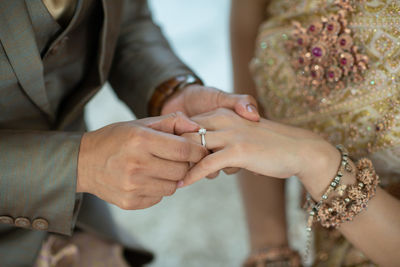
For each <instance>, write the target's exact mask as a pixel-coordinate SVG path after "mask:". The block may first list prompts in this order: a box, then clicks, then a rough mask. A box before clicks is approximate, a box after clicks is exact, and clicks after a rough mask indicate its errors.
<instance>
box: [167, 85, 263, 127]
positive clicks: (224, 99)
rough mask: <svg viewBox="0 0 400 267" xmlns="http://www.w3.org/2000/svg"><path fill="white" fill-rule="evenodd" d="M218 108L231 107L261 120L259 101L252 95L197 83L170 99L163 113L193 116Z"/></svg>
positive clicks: (247, 116) (244, 116)
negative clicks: (227, 91)
mask: <svg viewBox="0 0 400 267" xmlns="http://www.w3.org/2000/svg"><path fill="white" fill-rule="evenodd" d="M218 108H227V109H231V110H233V111H235V112H236V113H237V114H238V115H240V116H241V117H243V118H245V119H248V120H250V121H259V120H260V115H259V113H258V110H257V101H256V100H255V99H254V98H253V97H252V96H249V95H235V94H228V93H225V92H223V91H221V90H218V89H215V88H211V87H205V86H201V85H196V84H193V85H189V86H187V87H186V88H185V89H184V90H182V91H179V92H177V93H176V94H175V95H173V96H172V97H171V98H170V99H168V100H167V102H166V103H165V104H164V106H163V108H162V111H161V114H168V113H171V112H176V111H181V112H183V113H185V114H186V115H187V116H189V117H192V116H196V115H198V114H202V113H206V112H209V111H212V110H215V109H218Z"/></svg>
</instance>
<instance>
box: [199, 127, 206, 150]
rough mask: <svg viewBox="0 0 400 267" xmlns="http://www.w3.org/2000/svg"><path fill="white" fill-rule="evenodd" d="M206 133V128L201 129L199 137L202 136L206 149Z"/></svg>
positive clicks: (202, 143)
mask: <svg viewBox="0 0 400 267" xmlns="http://www.w3.org/2000/svg"><path fill="white" fill-rule="evenodd" d="M206 133H207V130H206V129H204V128H201V129H200V130H199V135H200V136H201V145H202V146H204V147H206Z"/></svg>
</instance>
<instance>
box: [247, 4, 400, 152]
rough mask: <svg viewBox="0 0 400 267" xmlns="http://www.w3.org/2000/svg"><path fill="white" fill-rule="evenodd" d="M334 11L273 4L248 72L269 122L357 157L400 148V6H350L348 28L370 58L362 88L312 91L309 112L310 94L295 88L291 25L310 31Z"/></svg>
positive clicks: (359, 85) (316, 6)
mask: <svg viewBox="0 0 400 267" xmlns="http://www.w3.org/2000/svg"><path fill="white" fill-rule="evenodd" d="M334 3H335V1H318V0H315V1H305V0H295V1H292V0H290V1H289V0H286V1H285V0H283V1H280V0H279V1H278V0H277V1H271V4H270V7H269V12H270V13H271V14H275V13H276V14H277V15H275V16H274V15H272V17H271V18H270V19H269V20H268V21H266V22H265V23H264V24H263V25H262V26H261V28H260V33H259V36H258V40H257V48H256V51H255V57H254V59H253V60H252V62H251V66H250V67H251V70H252V73H253V75H254V79H255V82H256V85H257V88H258V93H259V97H260V101H261V103H262V104H263V105H264V108H265V110H266V112H267V115H268V116H269V117H270V118H271V119H274V120H277V121H281V122H285V123H288V124H292V125H297V126H300V127H304V128H308V129H311V130H313V131H315V132H318V133H320V134H321V135H323V136H324V137H325V138H326V139H327V140H329V141H330V142H332V143H333V144H339V143H341V144H344V145H345V146H346V147H347V148H348V149H349V151H350V153H351V154H352V155H355V156H356V157H361V156H365V155H368V154H370V153H373V152H376V151H379V150H382V149H384V148H391V147H394V146H396V145H399V144H400V106H399V103H400V1H394V0H392V1H390V0H379V1H377V0H375V1H367V0H364V1H363V0H354V1H351V4H352V6H353V7H354V11H353V12H351V14H349V16H348V18H347V21H348V28H350V29H351V31H352V38H353V42H354V43H355V44H357V46H358V48H359V50H360V52H362V53H363V54H365V55H366V56H368V58H369V62H368V69H367V70H366V71H365V72H364V73H363V74H362V76H363V80H362V81H359V82H353V81H348V82H346V83H345V86H344V88H341V89H337V90H331V91H330V93H329V94H322V91H321V92H319V91H318V90H315V92H314V97H315V99H316V101H315V102H314V103H312V104H310V103H309V101H307V98H306V97H307V96H308V93H307V92H309V91H310V88H309V87H307V86H299V85H300V84H301V83H300V82H299V80H298V77H297V73H296V70H295V69H294V68H293V65H292V64H291V62H292V61H293V55H292V54H291V53H290V51H288V50H287V48H286V46H285V43H286V42H287V41H288V40H289V39H290V38H291V35H292V33H293V26H292V22H293V21H298V22H299V23H301V25H304V26H305V27H307V26H308V25H310V24H312V23H314V22H315V21H319V20H321V17H329V16H330V15H332V14H337V13H338V9H337V7H336V6H335V4H334ZM285 8H286V10H287V12H284V11H285ZM398 156H399V157H400V155H398Z"/></svg>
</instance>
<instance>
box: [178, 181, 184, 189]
mask: <svg viewBox="0 0 400 267" xmlns="http://www.w3.org/2000/svg"><path fill="white" fill-rule="evenodd" d="M184 184H185V183H184V182H183V181H182V180H180V181H179V182H178V184H177V186H178V188H182V187H183V185H184Z"/></svg>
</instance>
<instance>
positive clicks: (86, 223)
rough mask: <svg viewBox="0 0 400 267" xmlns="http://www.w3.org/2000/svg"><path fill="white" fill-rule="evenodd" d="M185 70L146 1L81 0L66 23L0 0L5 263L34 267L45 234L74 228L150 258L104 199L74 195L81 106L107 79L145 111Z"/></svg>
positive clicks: (1, 248) (134, 256)
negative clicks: (118, 227)
mask: <svg viewBox="0 0 400 267" xmlns="http://www.w3.org/2000/svg"><path fill="white" fill-rule="evenodd" d="M185 74H193V73H192V71H191V70H190V69H188V68H187V67H186V66H185V65H184V64H183V63H182V62H181V61H180V60H179V59H178V58H177V57H176V56H175V54H174V53H173V52H172V51H171V48H170V46H169V45H168V42H167V41H166V40H165V38H164V37H163V35H162V33H161V31H160V29H159V27H158V26H156V25H155V24H154V23H153V21H152V18H151V13H150V11H149V8H148V4H147V1H145V0H79V1H77V6H76V9H75V13H74V15H73V17H72V19H71V21H70V22H69V24H68V25H67V26H66V27H62V26H60V25H59V24H58V23H57V21H56V20H54V18H52V16H51V15H50V13H49V12H48V11H47V9H46V7H45V6H44V4H43V3H42V1H41V0H0V217H1V218H2V219H0V266H13V267H14V266H31V265H32V264H33V263H34V261H35V258H36V257H37V254H38V252H39V250H40V247H41V244H42V242H43V241H44V240H45V239H46V236H47V234H48V233H49V232H52V233H57V234H62V235H72V234H73V231H74V228H75V227H76V225H77V226H79V227H80V228H82V229H84V230H86V231H92V232H94V233H96V234H98V235H100V236H102V237H104V238H108V239H111V240H115V241H117V242H120V243H121V244H123V245H124V246H125V247H126V248H127V251H128V254H129V253H131V254H129V255H128V254H127V255H128V258H129V259H130V262H132V263H135V262H136V264H142V263H145V262H147V261H149V260H151V258H152V255H151V253H149V252H148V251H146V250H145V249H143V248H142V247H140V245H138V244H137V243H136V242H135V240H133V239H129V238H126V236H124V237H121V236H119V235H118V233H117V232H116V231H115V229H114V224H113V222H112V218H111V216H110V214H109V212H108V210H107V205H106V204H105V203H104V202H103V201H101V200H99V199H98V198H96V197H94V196H91V195H82V194H77V193H75V190H76V175H77V158H78V152H79V145H80V140H81V137H82V134H83V133H84V131H85V124H84V121H83V108H84V106H85V105H86V103H87V102H88V101H89V100H90V99H91V98H92V97H93V96H94V95H95V94H96V93H97V92H98V90H99V89H100V88H101V87H102V85H103V84H104V83H105V82H107V81H109V82H110V83H111V85H112V88H113V89H114V90H115V92H116V93H117V95H118V97H119V98H120V99H121V100H123V101H124V102H125V103H126V104H127V105H128V106H129V107H130V108H131V109H132V111H133V112H134V113H135V115H136V116H137V117H138V118H141V117H145V116H146V115H147V103H148V100H149V99H150V97H151V95H152V94H153V92H154V89H155V88H156V87H157V86H158V85H160V84H161V83H162V82H164V81H167V80H169V79H171V78H172V77H175V76H178V75H185ZM78 215H79V216H78ZM4 218H6V219H4ZM21 218H22V219H23V220H24V221H26V222H28V225H26V224H25V225H23V226H24V227H18V226H21V225H20V224H18V223H17V222H19V221H21ZM37 219H43V220H45V221H46V222H47V223H48V227H47V229H46V231H38V230H35V229H32V228H34V227H32V224H31V223H32V222H34V221H35V220H37Z"/></svg>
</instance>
